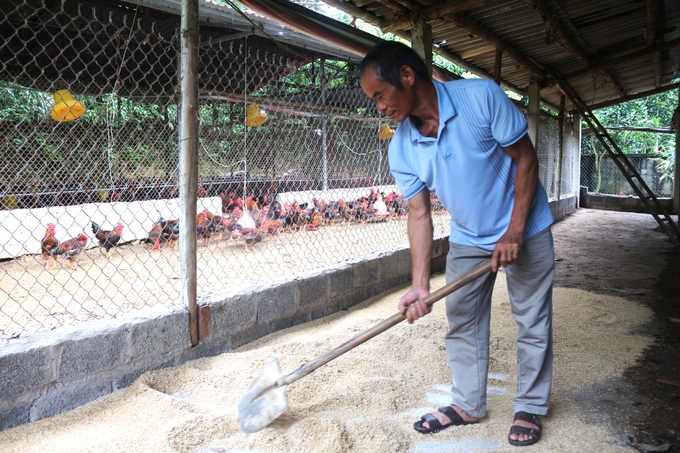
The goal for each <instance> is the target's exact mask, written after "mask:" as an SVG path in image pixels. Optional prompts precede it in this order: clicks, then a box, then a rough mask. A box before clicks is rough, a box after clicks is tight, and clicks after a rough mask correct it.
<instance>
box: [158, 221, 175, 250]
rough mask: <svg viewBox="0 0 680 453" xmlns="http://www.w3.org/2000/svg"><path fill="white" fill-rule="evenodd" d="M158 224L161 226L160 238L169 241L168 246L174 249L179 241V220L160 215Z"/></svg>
mask: <svg viewBox="0 0 680 453" xmlns="http://www.w3.org/2000/svg"><path fill="white" fill-rule="evenodd" d="M158 224H159V225H160V226H161V235H160V239H163V240H165V241H167V242H168V247H170V248H171V249H174V248H175V245H177V242H179V220H177V219H171V220H165V219H164V218H163V217H159V218H158Z"/></svg>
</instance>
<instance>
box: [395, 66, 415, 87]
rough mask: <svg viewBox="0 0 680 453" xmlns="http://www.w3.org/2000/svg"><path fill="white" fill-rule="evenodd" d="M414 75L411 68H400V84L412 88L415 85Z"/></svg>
mask: <svg viewBox="0 0 680 453" xmlns="http://www.w3.org/2000/svg"><path fill="white" fill-rule="evenodd" d="M416 77H417V75H416V73H415V72H414V71H413V68H412V67H411V66H409V65H404V66H402V67H401V69H400V70H399V78H400V79H401V83H403V84H404V85H406V86H410V87H412V86H414V85H415V84H416Z"/></svg>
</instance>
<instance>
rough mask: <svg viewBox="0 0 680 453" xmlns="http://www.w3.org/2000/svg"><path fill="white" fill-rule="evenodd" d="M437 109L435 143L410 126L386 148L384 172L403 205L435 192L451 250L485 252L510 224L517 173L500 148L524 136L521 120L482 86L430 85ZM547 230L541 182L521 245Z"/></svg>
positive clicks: (493, 88)
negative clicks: (444, 215)
mask: <svg viewBox="0 0 680 453" xmlns="http://www.w3.org/2000/svg"><path fill="white" fill-rule="evenodd" d="M433 83H434V85H435V88H436V89H437V98H438V103H439V131H438V133H437V138H431V137H423V136H422V135H420V132H418V128H417V127H416V126H415V124H414V122H413V121H412V120H411V118H407V119H406V120H404V121H403V122H401V123H400V124H399V127H397V130H396V132H395V134H394V136H393V137H392V140H391V141H390V145H389V161H390V170H391V172H392V174H393V175H394V179H395V182H396V184H397V186H398V187H399V190H400V191H401V193H402V195H403V196H404V198H405V199H409V198H411V197H413V196H414V195H416V194H417V193H419V192H420V191H421V190H423V189H424V188H426V187H427V188H428V189H429V190H430V191H433V190H434V191H435V192H436V194H437V198H439V200H440V201H441V203H442V205H443V206H444V207H445V208H446V210H447V211H448V212H449V214H450V215H451V236H450V237H449V240H450V241H451V242H453V243H456V244H462V245H470V246H476V247H480V248H483V249H486V250H493V249H494V248H495V246H496V243H497V242H498V240H499V239H500V237H501V236H502V235H503V234H504V233H505V231H506V230H507V228H508V225H509V223H510V216H511V214H512V207H513V204H514V199H515V197H514V195H515V194H514V190H515V175H516V173H517V166H516V165H515V163H514V162H513V160H512V158H511V157H510V155H509V154H508V153H506V152H505V151H504V150H503V148H502V147H503V146H508V145H512V144H514V143H516V142H517V141H518V140H519V139H520V138H522V137H523V136H524V134H526V133H527V130H528V126H527V122H526V119H525V118H524V115H522V112H520V111H519V109H518V108H517V107H516V106H515V105H514V104H513V103H512V101H510V99H509V98H508V97H507V96H506V94H505V93H504V92H503V90H502V89H501V88H500V87H499V86H498V85H497V84H496V83H494V82H493V81H491V80H487V79H468V80H456V81H453V82H447V83H439V82H437V81H433ZM552 223H553V217H552V213H551V212H550V207H549V205H548V196H547V194H546V192H545V189H544V188H543V185H542V184H541V182H540V181H539V182H538V187H537V188H536V195H535V196H534V200H533V202H532V204H531V211H530V214H529V218H528V219H527V223H526V227H525V230H524V231H525V232H524V239H525V240H526V239H529V238H530V237H532V236H534V235H535V234H537V233H540V232H541V231H543V230H544V229H546V228H548V227H549V226H550V225H551V224H552Z"/></svg>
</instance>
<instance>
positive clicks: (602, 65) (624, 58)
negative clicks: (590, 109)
mask: <svg viewBox="0 0 680 453" xmlns="http://www.w3.org/2000/svg"><path fill="white" fill-rule="evenodd" d="M677 46H680V38H676V39H672V40H670V41H668V42H663V43H659V44H655V45H653V46H651V47H647V48H644V49H640V50H635V51H633V52H629V53H627V54H624V55H621V56H618V57H616V58H611V59H609V60H604V61H601V62H599V63H597V64H594V65H592V66H590V67H588V68H585V69H579V70H578V71H574V72H570V73H568V74H564V76H563V77H564V78H565V79H567V80H573V79H577V78H579V77H583V76H584V75H588V74H591V73H595V72H598V71H602V70H603V69H607V68H609V67H612V66H616V65H618V64H621V63H627V62H629V61H635V60H638V59H640V58H644V57H647V56H649V55H652V54H654V53H657V52H662V51H664V50H666V49H671V48H673V47H677Z"/></svg>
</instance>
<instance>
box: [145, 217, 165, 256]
mask: <svg viewBox="0 0 680 453" xmlns="http://www.w3.org/2000/svg"><path fill="white" fill-rule="evenodd" d="M162 235H163V225H161V219H159V220H158V221H157V222H154V223H153V225H151V231H149V237H148V238H147V240H146V242H150V243H152V244H153V246H152V247H151V249H152V250H160V249H161V236H162Z"/></svg>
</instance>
